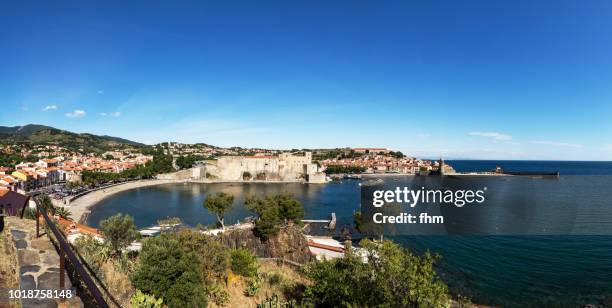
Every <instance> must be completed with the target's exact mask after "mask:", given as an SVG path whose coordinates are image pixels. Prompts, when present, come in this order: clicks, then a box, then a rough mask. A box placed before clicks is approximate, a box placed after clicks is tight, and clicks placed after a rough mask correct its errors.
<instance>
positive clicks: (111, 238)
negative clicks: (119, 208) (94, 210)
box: [100, 214, 139, 253]
mask: <svg viewBox="0 0 612 308" xmlns="http://www.w3.org/2000/svg"><path fill="white" fill-rule="evenodd" d="M100 232H102V235H103V236H104V239H105V240H106V241H107V242H108V243H109V244H110V246H111V248H112V249H113V252H115V253H120V252H121V249H123V248H125V247H127V246H128V245H130V244H131V243H132V242H133V241H135V240H136V239H138V237H139V234H138V231H136V226H134V219H133V218H132V217H131V216H129V215H122V214H117V215H115V216H111V217H109V218H107V219H104V220H102V221H101V222H100Z"/></svg>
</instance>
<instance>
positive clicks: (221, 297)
mask: <svg viewBox="0 0 612 308" xmlns="http://www.w3.org/2000/svg"><path fill="white" fill-rule="evenodd" d="M207 291H208V299H209V300H210V301H211V302H213V303H215V305H217V306H225V305H227V303H229V293H227V290H225V289H224V288H223V287H222V286H221V285H220V284H218V283H214V284H212V285H210V286H209V287H208V290H207Z"/></svg>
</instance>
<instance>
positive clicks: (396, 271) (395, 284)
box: [305, 240, 450, 307]
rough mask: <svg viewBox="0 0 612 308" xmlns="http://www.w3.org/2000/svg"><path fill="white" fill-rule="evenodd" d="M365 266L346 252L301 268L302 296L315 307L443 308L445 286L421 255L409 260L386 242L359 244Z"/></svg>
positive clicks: (445, 304) (430, 258) (407, 254)
mask: <svg viewBox="0 0 612 308" xmlns="http://www.w3.org/2000/svg"><path fill="white" fill-rule="evenodd" d="M361 246H362V247H363V248H364V249H365V251H366V255H367V261H366V262H364V260H363V259H362V258H361V257H360V256H357V255H355V254H353V253H351V252H350V250H349V251H347V253H346V255H345V257H343V258H338V259H334V260H330V261H320V262H313V263H311V264H309V265H308V266H307V267H306V270H305V271H306V274H307V276H308V277H309V278H310V279H311V280H312V282H313V283H312V284H311V285H309V286H308V287H307V288H306V292H305V295H306V297H307V298H308V299H310V300H311V301H312V302H313V303H314V304H315V305H316V306H324V307H338V306H365V307H370V306H382V307H448V306H449V304H450V298H449V295H448V290H447V287H446V285H445V284H444V283H443V282H442V281H440V280H439V278H438V277H437V275H436V273H435V271H434V270H433V264H434V261H435V258H434V257H433V256H432V255H430V254H429V253H426V254H425V255H424V256H423V257H417V256H414V255H412V254H411V253H410V252H408V251H407V250H405V249H403V248H402V247H400V246H399V245H397V244H395V243H393V242H391V241H383V242H372V241H369V240H364V241H362V242H361Z"/></svg>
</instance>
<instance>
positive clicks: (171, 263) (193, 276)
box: [130, 233, 207, 307]
mask: <svg viewBox="0 0 612 308" xmlns="http://www.w3.org/2000/svg"><path fill="white" fill-rule="evenodd" d="M130 280H131V281H132V284H133V285H134V287H136V288H137V289H139V290H142V291H143V292H145V293H149V294H153V295H155V297H157V298H163V299H164V302H165V303H166V304H167V305H168V306H169V307H206V305H207V302H206V297H205V296H204V292H203V287H202V273H201V265H200V263H199V259H198V258H197V256H196V255H195V254H193V253H188V252H186V251H185V250H184V249H183V248H182V247H181V244H180V242H179V241H178V240H177V239H176V238H174V237H173V236H172V235H171V234H167V233H164V234H162V235H160V236H158V237H153V238H150V239H147V240H146V241H145V242H144V243H143V247H142V251H141V252H140V262H139V264H138V266H137V268H136V270H135V272H134V273H133V274H132V275H131V276H130Z"/></svg>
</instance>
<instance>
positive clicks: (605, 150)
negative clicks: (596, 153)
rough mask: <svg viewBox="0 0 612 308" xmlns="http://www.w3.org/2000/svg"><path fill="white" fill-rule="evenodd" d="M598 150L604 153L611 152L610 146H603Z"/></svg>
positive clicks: (611, 146)
mask: <svg viewBox="0 0 612 308" xmlns="http://www.w3.org/2000/svg"><path fill="white" fill-rule="evenodd" d="M600 150H602V151H604V152H612V144H605V145H604V146H602V147H601V149H600Z"/></svg>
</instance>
